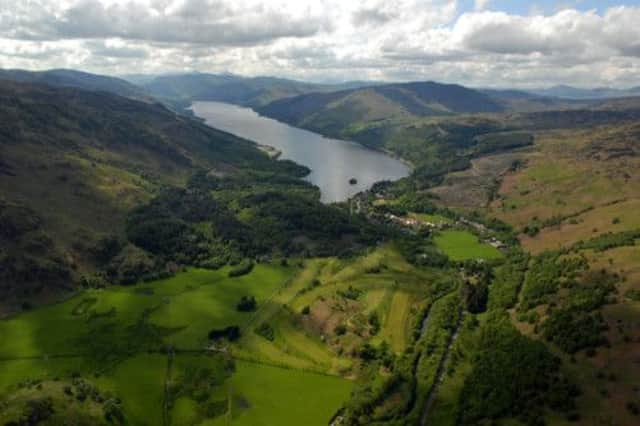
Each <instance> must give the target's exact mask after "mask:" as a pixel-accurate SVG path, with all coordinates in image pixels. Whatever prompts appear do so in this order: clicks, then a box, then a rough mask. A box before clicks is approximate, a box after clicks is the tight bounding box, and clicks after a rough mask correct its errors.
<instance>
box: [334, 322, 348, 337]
mask: <svg viewBox="0 0 640 426" xmlns="http://www.w3.org/2000/svg"><path fill="white" fill-rule="evenodd" d="M333 332H334V333H336V335H338V336H343V335H345V334H347V326H346V325H344V324H338V325H337V326H336V328H334V329H333Z"/></svg>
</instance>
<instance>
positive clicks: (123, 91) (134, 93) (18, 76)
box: [0, 69, 151, 101]
mask: <svg viewBox="0 0 640 426" xmlns="http://www.w3.org/2000/svg"><path fill="white" fill-rule="evenodd" d="M0 80H10V81H16V82H20V83H31V84H46V85H49V86H53V87H72V88H76V89H83V90H91V91H100V92H109V93H113V94H116V95H119V96H124V97H127V98H131V99H138V100H144V101H150V100H151V96H150V95H149V93H148V92H146V91H145V90H144V89H142V88H140V87H139V86H136V85H135V84H132V83H129V82H128V81H126V80H123V79H121V78H117V77H108V76H104V75H98V74H90V73H86V72H82V71H75V70H67V69H54V70H48V71H25V70H0Z"/></svg>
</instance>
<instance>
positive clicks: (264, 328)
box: [255, 322, 275, 342]
mask: <svg viewBox="0 0 640 426" xmlns="http://www.w3.org/2000/svg"><path fill="white" fill-rule="evenodd" d="M255 332H256V334H257V335H258V336H262V337H264V338H265V339H267V340H269V341H271V342H273V340H274V339H275V333H274V331H273V328H272V327H271V326H270V325H269V324H267V323H266V322H263V323H262V324H260V325H259V326H258V327H257V328H256V329H255Z"/></svg>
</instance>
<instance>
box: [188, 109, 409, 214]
mask: <svg viewBox="0 0 640 426" xmlns="http://www.w3.org/2000/svg"><path fill="white" fill-rule="evenodd" d="M192 109H193V112H194V113H195V114H196V115H197V116H199V117H201V118H203V119H204V120H205V121H206V123H207V124H208V125H210V126H212V127H215V128H217V129H220V130H224V131H226V132H229V133H232V134H234V135H236V136H239V137H242V138H244V139H249V140H252V141H255V142H257V143H259V144H262V145H269V146H272V147H274V148H276V149H278V150H279V151H281V152H282V156H281V157H280V158H283V159H290V160H293V161H295V162H296V163H298V164H303V165H305V166H307V167H309V168H310V169H311V174H310V175H309V176H307V178H306V179H307V180H308V181H309V182H311V183H313V184H314V185H317V186H318V187H319V188H320V190H321V192H322V201H323V202H326V203H330V202H335V201H344V200H346V199H348V198H350V197H352V196H353V195H355V194H357V193H358V192H360V191H363V190H365V189H369V188H370V187H371V185H373V184H374V183H376V182H378V181H381V180H397V179H400V178H403V177H405V176H407V175H408V174H409V173H410V172H411V170H410V169H409V167H407V165H405V164H404V163H402V162H401V161H399V160H397V159H395V158H392V157H390V156H388V155H386V154H384V153H381V152H378V151H373V150H371V149H368V148H365V147H363V146H362V145H359V144H357V143H353V142H348V141H342V140H337V139H329V138H325V137H323V136H321V135H318V134H317V133H313V132H309V131H307V130H302V129H299V128H297V127H291V126H289V125H287V124H284V123H281V122H279V121H276V120H272V119H270V118H267V117H263V116H260V115H259V114H257V113H256V112H255V111H253V110H251V109H249V108H242V107H239V106H236V105H231V104H225V103H220V102H196V103H194V104H193V107H192ZM351 178H355V179H357V181H358V183H357V184H355V185H351V184H350V183H349V180H350V179H351Z"/></svg>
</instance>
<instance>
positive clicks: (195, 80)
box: [130, 73, 374, 107]
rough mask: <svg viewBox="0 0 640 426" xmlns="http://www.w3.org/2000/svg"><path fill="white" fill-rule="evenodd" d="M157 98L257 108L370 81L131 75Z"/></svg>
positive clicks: (230, 75) (132, 79) (365, 83)
mask: <svg viewBox="0 0 640 426" xmlns="http://www.w3.org/2000/svg"><path fill="white" fill-rule="evenodd" d="M130 78H131V80H130V81H132V82H135V83H137V84H140V85H141V86H142V87H144V88H145V89H146V90H148V91H149V92H150V93H152V94H153V95H154V96H156V97H158V98H159V99H162V100H165V101H169V102H171V103H174V104H178V103H182V104H184V105H187V104H190V103H191V102H192V101H218V102H229V103H233V104H238V105H244V106H250V107H258V106H262V105H266V104H267V103H269V102H272V101H274V100H276V99H282V98H287V97H292V96H297V95H301V94H304V93H310V92H331V91H336V90H344V89H350V88H354V87H362V86H365V85H371V84H374V83H367V82H350V83H342V84H315V83H305V82H300V81H295V80H287V79H282V78H275V77H241V76H238V75H235V74H205V73H189V74H170V75H160V76H156V77H153V78H148V77H146V76H140V75H138V76H132V77H130Z"/></svg>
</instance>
